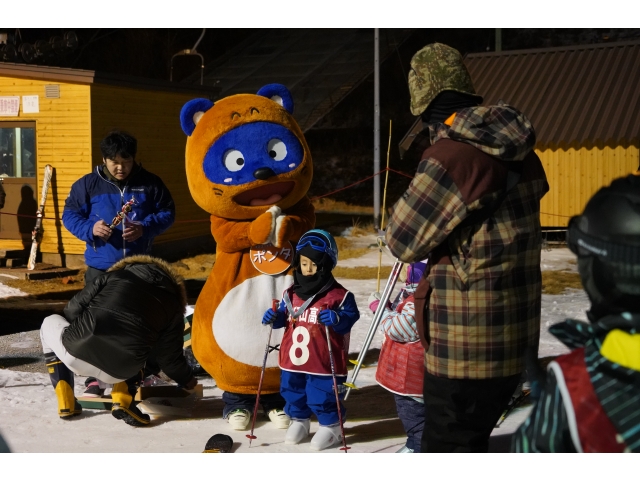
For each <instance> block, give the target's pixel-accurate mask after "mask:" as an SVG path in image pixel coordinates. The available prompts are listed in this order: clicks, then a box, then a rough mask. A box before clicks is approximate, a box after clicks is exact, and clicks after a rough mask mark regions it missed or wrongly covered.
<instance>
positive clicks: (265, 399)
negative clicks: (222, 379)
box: [222, 392, 285, 418]
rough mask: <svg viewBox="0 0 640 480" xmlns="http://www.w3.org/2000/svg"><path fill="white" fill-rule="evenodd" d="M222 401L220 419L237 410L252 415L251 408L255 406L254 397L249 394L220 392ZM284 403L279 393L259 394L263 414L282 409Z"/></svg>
mask: <svg viewBox="0 0 640 480" xmlns="http://www.w3.org/2000/svg"><path fill="white" fill-rule="evenodd" d="M222 401H223V402H224V408H223V409H222V418H227V417H228V416H229V414H230V413H231V412H233V411H234V410H237V409H238V408H242V409H244V410H248V411H249V413H253V408H254V407H255V406H256V396H255V395H251V394H249V393H247V394H245V393H232V392H222ZM284 403H285V402H284V398H282V395H280V393H267V394H266V395H265V394H262V393H261V394H260V405H261V406H262V409H263V410H264V412H265V413H268V412H269V410H273V409H274V408H279V409H284Z"/></svg>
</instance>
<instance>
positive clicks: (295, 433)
mask: <svg viewBox="0 0 640 480" xmlns="http://www.w3.org/2000/svg"><path fill="white" fill-rule="evenodd" d="M310 427H311V424H310V421H309V419H308V418H307V419H306V420H292V421H291V425H289V428H288V429H287V434H286V435H285V436H284V443H285V444H286V445H297V444H299V443H300V442H301V441H303V440H304V439H305V438H307V437H308V436H309V428H310Z"/></svg>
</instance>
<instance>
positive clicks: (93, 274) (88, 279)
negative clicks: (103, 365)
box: [84, 267, 107, 387]
mask: <svg viewBox="0 0 640 480" xmlns="http://www.w3.org/2000/svg"><path fill="white" fill-rule="evenodd" d="M105 273H107V272H105V271H104V270H98V269H97V268H93V267H87V271H86V272H84V284H85V286H86V285H91V284H92V283H93V281H94V280H95V279H96V278H98V277H99V276H100V275H104V274H105ZM97 380H98V379H97V378H94V377H89V378H87V379H86V380H85V382H84V384H85V386H87V387H88V386H89V384H90V383H93V382H96V381H97Z"/></svg>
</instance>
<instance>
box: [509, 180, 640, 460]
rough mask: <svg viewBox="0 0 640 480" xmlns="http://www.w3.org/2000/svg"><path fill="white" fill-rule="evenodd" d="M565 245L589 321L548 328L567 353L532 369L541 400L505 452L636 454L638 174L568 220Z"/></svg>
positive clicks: (639, 437) (639, 431) (639, 429)
mask: <svg viewBox="0 0 640 480" xmlns="http://www.w3.org/2000/svg"><path fill="white" fill-rule="evenodd" d="M567 243H568V245H569V248H570V249H571V251H572V252H573V253H575V254H576V255H577V256H578V271H579V272H580V278H581V280H582V285H583V287H584V289H585V291H586V292H587V295H588V296H589V300H590V302H591V308H590V310H589V311H588V312H587V318H588V319H589V321H590V323H585V322H579V321H577V320H572V319H569V320H566V321H565V322H563V323H561V324H558V325H554V326H553V327H551V328H550V329H549V331H550V332H551V333H552V334H553V335H555V336H556V337H557V338H558V339H559V340H560V341H562V342H563V343H564V344H565V345H567V346H568V347H570V348H572V349H573V351H572V352H571V353H569V354H567V355H562V356H560V357H558V358H557V359H556V360H555V361H553V362H551V363H550V364H549V367H548V372H547V374H546V378H545V375H544V374H542V372H538V375H537V377H538V379H537V381H538V383H540V387H541V396H540V398H539V400H538V401H537V402H536V405H535V406H534V409H533V411H532V413H531V416H530V417H529V418H528V419H527V420H526V421H525V422H524V423H523V424H522V425H521V426H520V428H519V429H518V430H517V431H516V433H515V435H514V438H513V442H512V451H514V452H640V415H637V413H638V402H640V176H638V174H635V175H629V176H628V177H625V178H619V179H617V180H614V181H613V182H612V183H611V185H610V186H608V187H605V188H602V189H600V190H599V191H598V192H597V193H596V194H595V195H594V196H593V197H592V198H591V200H589V202H588V203H587V206H586V207H585V210H584V213H583V214H582V215H579V216H577V217H573V218H572V219H571V221H570V222H569V228H568V231H567ZM534 383H535V382H534Z"/></svg>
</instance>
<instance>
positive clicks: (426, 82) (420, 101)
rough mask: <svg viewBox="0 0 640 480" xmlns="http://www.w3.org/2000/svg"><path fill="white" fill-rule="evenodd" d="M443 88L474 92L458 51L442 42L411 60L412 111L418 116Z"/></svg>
mask: <svg viewBox="0 0 640 480" xmlns="http://www.w3.org/2000/svg"><path fill="white" fill-rule="evenodd" d="M445 90H454V91H456V92H462V93H468V94H472V95H475V93H476V91H475V89H474V88H473V83H471V76H470V75H469V71H468V70H467V67H465V65H464V61H463V60H462V55H460V52H458V51H457V50H456V49H455V48H451V47H449V46H447V45H444V44H442V43H431V44H429V45H427V46H426V47H424V48H423V49H422V50H419V51H418V52H417V53H416V54H415V55H414V56H413V58H412V59H411V70H410V71H409V92H410V93H411V113H413V114H414V115H420V114H421V113H422V112H424V111H425V110H426V109H427V107H428V106H429V104H430V103H431V102H432V101H433V99H434V98H436V96H437V95H438V94H439V93H440V92H443V91H445Z"/></svg>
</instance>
